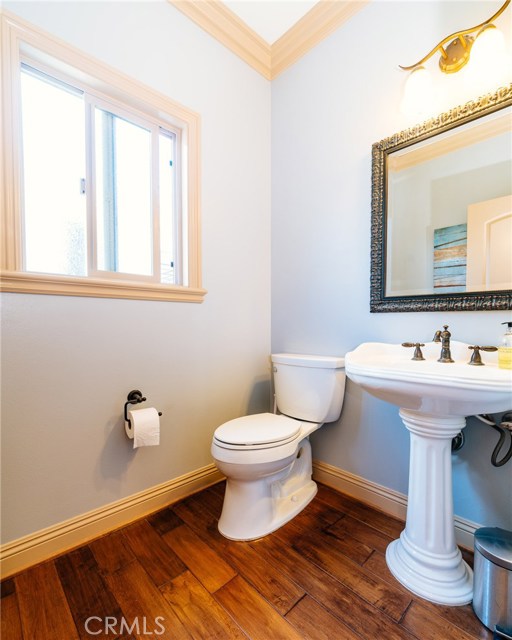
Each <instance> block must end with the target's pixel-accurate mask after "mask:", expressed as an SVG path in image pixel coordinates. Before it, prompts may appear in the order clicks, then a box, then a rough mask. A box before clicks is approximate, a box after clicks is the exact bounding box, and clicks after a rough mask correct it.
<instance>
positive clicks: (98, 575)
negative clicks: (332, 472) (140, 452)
mask: <svg viewBox="0 0 512 640" xmlns="http://www.w3.org/2000/svg"><path fill="white" fill-rule="evenodd" d="M223 490H224V489H223V485H217V486H215V487H212V488H210V489H206V490H204V491H202V492H201V493H198V494H196V495H194V496H191V497H189V498H187V499H185V500H183V501H181V502H179V503H176V504H175V505H173V506H172V507H169V508H167V509H164V510H163V511H160V512H158V513H156V514H154V515H152V516H149V517H147V518H145V519H142V520H138V521H137V522H135V523H133V524H131V525H129V526H127V527H125V528H123V529H120V530H118V531H116V532H114V533H112V534H109V535H107V536H105V537H103V538H100V539H98V540H95V541H93V542H91V543H90V544H88V545H85V546H83V547H81V548H79V549H76V550H74V551H72V552H70V553H68V554H66V555H63V556H61V557H59V558H56V559H54V560H50V561H48V562H45V563H42V564H40V565H37V566H35V567H33V568H30V569H28V570H26V571H24V572H22V573H20V574H18V575H17V576H15V577H13V578H10V579H8V580H6V581H4V583H3V584H2V627H1V632H2V635H1V637H2V640H15V639H16V640H17V639H18V638H23V639H24V640H39V639H41V640H74V639H76V638H82V639H84V638H85V639H88V640H91V639H92V638H116V637H121V638H139V637H143V638H146V637H152V638H155V639H156V638H205V639H208V640H209V639H219V640H228V639H230V638H234V639H238V638H252V639H253V640H280V639H284V638H287V639H294V640H295V639H299V638H311V639H318V640H320V639H326V640H353V639H356V638H366V639H367V640H377V639H379V640H395V639H405V638H417V639H418V640H434V639H439V640H469V639H471V638H485V639H491V638H492V634H491V632H490V631H488V630H487V629H486V628H485V627H484V626H482V625H481V624H480V622H479V620H478V619H477V618H476V616H475V615H474V613H473V611H472V608H471V606H470V605H468V606H464V607H443V606H439V605H434V604H432V603H429V602H427V601H425V600H422V599H420V598H416V597H413V596H412V595H411V594H410V593H409V592H408V591H406V590H405V589H403V588H402V587H401V586H400V585H399V584H398V583H397V582H396V581H395V580H394V579H393V577H392V576H391V575H390V573H389V571H388V569H387V567H386V563H385V559H384V552H385V549H386V546H387V544H388V543H389V542H390V541H391V540H392V539H394V538H396V537H397V536H398V534H399V533H400V531H401V530H402V528H403V523H402V522H400V521H399V520H396V519H394V518H391V517H389V516H386V515H384V514H382V513H380V512H378V511H375V510H373V509H371V508H369V507H367V506H365V505H363V504H361V503H359V502H357V501H354V500H352V499H350V498H348V497H346V496H344V495H342V494H340V493H337V492H335V491H333V490H331V489H328V488H327V487H324V486H320V487H319V492H318V495H317V497H316V498H315V499H314V500H313V502H312V503H311V504H310V505H309V506H308V507H307V508H306V509H305V510H304V511H303V512H302V513H301V514H299V516H297V517H296V518H295V519H294V520H293V521H292V522H290V523H288V524H287V525H285V526H284V527H282V528H281V529H280V530H279V531H277V532H276V533H274V534H272V535H269V536H267V537H265V538H262V539H260V540H257V541H254V542H232V541H229V540H226V539H225V538H223V537H222V536H221V535H220V534H219V533H218V531H217V526H216V525H217V518H218V515H219V513H220V509H221V506H222V498H223ZM469 559H471V558H469Z"/></svg>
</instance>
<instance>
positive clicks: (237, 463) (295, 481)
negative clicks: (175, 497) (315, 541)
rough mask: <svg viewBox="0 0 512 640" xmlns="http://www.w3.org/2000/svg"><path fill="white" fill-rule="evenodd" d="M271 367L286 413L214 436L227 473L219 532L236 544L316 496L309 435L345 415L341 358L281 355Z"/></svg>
mask: <svg viewBox="0 0 512 640" xmlns="http://www.w3.org/2000/svg"><path fill="white" fill-rule="evenodd" d="M272 363H273V372H274V386H275V392H276V401H277V407H278V408H279V409H280V410H281V411H282V413H279V414H278V413H259V414H255V415H250V416H243V417H241V418H236V419H234V420H230V421H229V422H226V423H224V424H223V425H221V426H220V427H218V428H217V429H216V431H215V434H214V437H213V442H212V448H211V452H212V456H213V459H214V461H215V464H216V465H217V467H218V469H219V470H220V471H221V472H222V473H223V474H224V475H225V476H226V493H225V496H224V503H223V508H222V514H221V516H220V519H219V524H218V528H219V531H220V533H221V534H222V535H224V536H225V537H226V538H229V539H232V540H254V539H256V538H260V537H262V536H265V535H267V534H269V533H272V531H275V530H276V529H278V528H279V527H281V526H282V525H283V524H285V523H286V522H288V521H289V520H291V519H292V518H293V517H294V516H295V515H297V514H298V513H299V512H300V511H302V509H304V507H305V506H306V505H307V504H308V503H309V502H310V501H311V500H312V499H313V498H314V496H315V495H316V492H317V487H316V484H315V482H313V480H312V479H311V474H312V457H311V445H310V443H309V435H310V434H311V433H313V432H314V431H316V430H317V429H319V428H320V427H321V426H322V424H323V423H324V422H333V421H335V420H337V419H338V418H339V416H340V413H341V407H342V404H343V395H344V388H345V374H344V369H343V367H344V361H343V358H335V357H332V356H304V355H293V354H275V355H273V356H272ZM281 402H282V406H281V404H280V403H281ZM284 409H286V411H284Z"/></svg>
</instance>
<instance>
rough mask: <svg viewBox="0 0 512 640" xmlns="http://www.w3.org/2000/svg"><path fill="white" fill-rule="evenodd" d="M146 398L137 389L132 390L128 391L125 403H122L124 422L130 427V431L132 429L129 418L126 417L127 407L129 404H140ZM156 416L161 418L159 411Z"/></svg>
mask: <svg viewBox="0 0 512 640" xmlns="http://www.w3.org/2000/svg"><path fill="white" fill-rule="evenodd" d="M146 400H147V398H145V397H144V396H143V395H142V392H141V391H139V390H138V389H133V390H132V391H130V393H129V394H128V396H127V398H126V402H125V403H124V421H125V422H127V423H128V424H129V425H130V429H131V428H132V423H131V422H130V418H129V417H128V405H129V404H140V403H141V402H146ZM158 415H159V416H161V415H162V412H161V411H159V412H158Z"/></svg>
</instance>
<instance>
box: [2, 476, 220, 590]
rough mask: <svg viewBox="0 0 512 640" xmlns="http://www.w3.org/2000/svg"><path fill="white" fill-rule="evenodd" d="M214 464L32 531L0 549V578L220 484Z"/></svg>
mask: <svg viewBox="0 0 512 640" xmlns="http://www.w3.org/2000/svg"><path fill="white" fill-rule="evenodd" d="M223 478H224V476H223V475H222V474H221V473H220V472H219V471H218V470H217V468H216V467H215V465H214V464H210V465H208V466H206V467H202V468H201V469H197V470H196V471H192V472H190V473H186V474H185V475H182V476H180V477H178V478H174V479H173V480H170V481H168V482H164V483H163V484H160V485H157V486H155V487H151V488H150V489H146V490H144V491H141V492H140V493H136V494H134V495H131V496H129V497H128V498H123V499H122V500H118V501H116V502H112V503H110V504H107V505H105V506H103V507H100V508H98V509H94V510H93V511H89V512H87V513H84V514H81V515H79V516H76V517H74V518H71V519H69V520H66V521H64V522H60V523H58V524H56V525H53V526H51V527H48V528H46V529H42V530H40V531H36V532H35V533H31V534H30V535H28V536H24V537H23V538H18V539H17V540H13V541H12V542H7V543H6V544H4V545H2V546H1V547H0V577H1V578H2V579H3V578H5V577H8V576H11V575H13V574H14V573H18V572H19V571H21V570H22V569H26V568H27V567H29V566H32V565H34V564H37V563H38V562H42V561H43V560H47V559H48V558H51V557H53V556H57V555H60V554H62V553H64V552H66V551H69V550H70V549H73V548H75V547H78V546H80V545H82V544H85V543H87V542H88V541H90V540H92V539H93V538H97V537H99V536H101V535H104V534H106V533H108V532H109V531H113V530H114V529H118V528H119V527H122V526H123V525H126V524H128V523H129V522H132V521H134V520H137V519H138V518H142V517H144V516H146V515H148V514H149V513H152V512H154V511H158V510H159V509H163V508H164V507H166V506H167V505H169V504H171V503H173V502H176V501H177V500H180V499H182V498H184V497H186V496H188V495H190V494H192V493H195V492H196V491H200V490H201V489H205V488H206V487H208V486H210V485H212V484H215V483H216V482H219V481H220V480H222V479H223Z"/></svg>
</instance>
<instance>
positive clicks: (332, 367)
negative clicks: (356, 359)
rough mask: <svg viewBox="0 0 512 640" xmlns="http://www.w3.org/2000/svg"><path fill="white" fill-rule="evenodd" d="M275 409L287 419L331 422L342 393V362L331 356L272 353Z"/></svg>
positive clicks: (343, 371)
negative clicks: (288, 417)
mask: <svg viewBox="0 0 512 640" xmlns="http://www.w3.org/2000/svg"><path fill="white" fill-rule="evenodd" d="M271 360H272V365H273V366H272V370H273V373H274V390H275V394H276V402H277V408H278V409H279V411H280V412H281V413H284V414H285V415H287V416H290V417H291V418H297V419H299V420H307V421H308V422H334V421H336V420H337V419H338V418H339V417H340V413H341V407H342V405H343V396H344V393H345V360H344V358H341V357H335V356H310V355H299V354H291V353H274V354H272V356H271Z"/></svg>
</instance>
